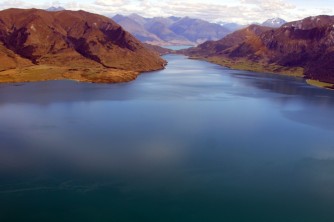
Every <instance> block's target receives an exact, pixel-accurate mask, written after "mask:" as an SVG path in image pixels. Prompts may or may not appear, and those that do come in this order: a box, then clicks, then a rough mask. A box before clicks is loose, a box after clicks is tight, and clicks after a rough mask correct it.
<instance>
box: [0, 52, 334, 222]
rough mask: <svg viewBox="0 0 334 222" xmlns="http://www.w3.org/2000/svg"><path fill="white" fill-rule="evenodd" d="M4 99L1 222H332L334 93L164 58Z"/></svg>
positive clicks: (12, 90) (9, 88) (32, 86)
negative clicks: (111, 76) (156, 64)
mask: <svg viewBox="0 0 334 222" xmlns="http://www.w3.org/2000/svg"><path fill="white" fill-rule="evenodd" d="M165 59H166V60H168V66H167V68H166V69H165V70H162V71H157V72H150V73H144V74H142V75H140V76H139V78H138V79H137V80H135V81H133V82H130V83H122V84H89V83H77V82H74V81H48V82H37V83H22V84H1V85H0V123H1V125H0V221H2V222H7V221H8V222H16V221H35V222H36V221H43V222H44V221H48V222H50V221H51V222H52V221H55V222H56V221H57V222H58V221H62V222H67V221H71V222H73V221H80V222H83V221H87V222H88V221H97V222H104V221H115V222H137V221H138V222H139V221H140V222H141V221H143V222H151V221H152V222H173V221H175V222H176V221H182V222H186V221H191V222H196V221H198V222H200V221H201V222H204V221H208V222H215V221H228V222H252V221H254V222H262V221H263V222H332V221H334V210H333V206H334V189H333V187H334V118H333V111H334V92H333V91H330V90H324V89H319V88H315V87H313V86H309V85H307V84H306V83H305V81H304V80H303V79H299V78H293V77H286V76H280V75H273V74H258V73H253V72H247V71H237V70H231V69H227V68H224V67H221V66H218V65H215V64H210V63H207V62H204V61H197V60H189V59H187V58H186V57H184V56H180V55H167V56H165Z"/></svg>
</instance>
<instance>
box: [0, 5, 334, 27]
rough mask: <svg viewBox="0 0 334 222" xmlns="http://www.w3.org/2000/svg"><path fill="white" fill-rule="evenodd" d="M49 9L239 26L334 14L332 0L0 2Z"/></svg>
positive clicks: (18, 6) (2, 6)
mask: <svg viewBox="0 0 334 222" xmlns="http://www.w3.org/2000/svg"><path fill="white" fill-rule="evenodd" d="M50 6H62V7H64V8H66V9H68V10H80V9H81V10H86V11H90V12H93V13H98V14H103V15H106V16H113V15H116V14H123V15H129V14H131V13H137V14H139V15H142V16H144V17H158V16H162V17H165V16H179V17H183V16H189V17H192V18H201V19H204V20H208V21H210V22H236V23H239V24H250V23H254V22H263V21H265V20H267V19H269V18H274V17H280V18H283V19H285V20H287V21H295V20H299V19H303V18H305V17H308V16H315V15H323V14H326V15H333V14H334V0H317V1H314V0H234V1H232V0H188V1H179V0H58V1H54V0H28V1H25V0H0V10H2V9H6V8H44V9H45V8H48V7H50Z"/></svg>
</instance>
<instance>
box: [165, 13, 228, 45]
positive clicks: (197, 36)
mask: <svg viewBox="0 0 334 222" xmlns="http://www.w3.org/2000/svg"><path fill="white" fill-rule="evenodd" d="M170 29H171V30H172V31H173V32H174V33H176V34H178V35H181V36H184V37H185V38H187V39H188V40H190V41H191V42H194V43H196V44H199V43H203V42H205V41H208V40H218V39H221V38H222V37H223V36H226V35H227V34H228V33H230V31H229V30H228V29H226V28H224V27H222V26H221V25H219V24H215V23H210V22H207V21H204V20H201V19H192V18H189V17H185V18H182V19H180V20H178V21H176V22H175V23H173V24H172V25H171V26H170Z"/></svg>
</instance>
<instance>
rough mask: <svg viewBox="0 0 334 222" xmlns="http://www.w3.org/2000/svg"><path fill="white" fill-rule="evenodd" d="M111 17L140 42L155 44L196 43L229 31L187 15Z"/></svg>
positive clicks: (213, 38) (216, 38) (218, 36)
mask: <svg viewBox="0 0 334 222" xmlns="http://www.w3.org/2000/svg"><path fill="white" fill-rule="evenodd" d="M113 19H114V20H115V21H116V22H117V23H119V24H120V25H122V26H123V27H124V28H125V29H126V30H127V31H129V32H130V33H132V34H133V35H135V36H136V37H137V38H138V39H140V40H141V41H142V42H145V43H149V44H155V45H197V44H200V43H203V42H205V41H207V40H218V39H221V38H222V37H224V36H225V35H227V34H228V33H230V32H231V31H230V30H229V29H227V28H225V27H222V26H221V25H219V24H215V23H210V22H207V21H204V20H201V19H193V18H189V17H184V18H181V17H175V16H170V17H155V18H144V17H142V16H140V15H137V14H131V15H129V16H120V15H116V16H114V17H113ZM134 24H136V25H134ZM153 36H154V38H153Z"/></svg>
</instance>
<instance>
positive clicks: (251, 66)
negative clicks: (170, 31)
mask: <svg viewBox="0 0 334 222" xmlns="http://www.w3.org/2000/svg"><path fill="white" fill-rule="evenodd" d="M188 58H189V59H194V60H202V61H207V62H210V63H214V64H217V65H220V66H224V67H226V68H230V69H235V70H244V71H251V72H257V73H271V74H278V75H284V76H290V77H297V78H305V75H304V68H302V67H295V68H287V67H284V66H279V65H270V64H261V63H260V62H252V61H249V60H246V59H240V60H231V59H228V58H226V57H224V58H221V57H201V56H189V57H188ZM305 80H306V83H307V84H308V85H311V86H315V87H318V88H322V89H327V90H334V84H333V83H327V82H322V81H319V80H313V79H305Z"/></svg>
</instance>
